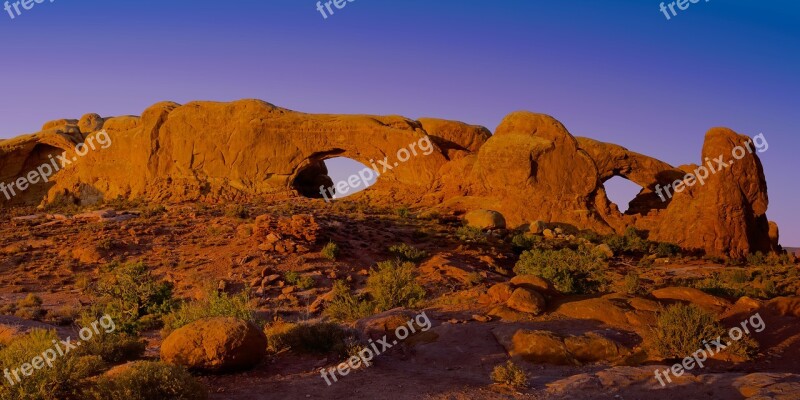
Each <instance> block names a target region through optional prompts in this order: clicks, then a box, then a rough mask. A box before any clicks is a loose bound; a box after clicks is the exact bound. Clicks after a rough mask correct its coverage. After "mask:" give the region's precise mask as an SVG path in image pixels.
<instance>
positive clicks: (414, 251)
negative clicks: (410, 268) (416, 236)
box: [389, 243, 428, 262]
mask: <svg viewBox="0 0 800 400" xmlns="http://www.w3.org/2000/svg"><path fill="white" fill-rule="evenodd" d="M389 252H390V253H392V254H394V255H395V256H397V258H399V259H400V260H402V261H411V262H419V261H422V259H424V258H425V257H427V256H428V253H427V252H426V251H425V250H420V249H418V248H416V247H414V246H411V245H408V244H406V243H400V244H396V245H394V246H391V247H389Z"/></svg>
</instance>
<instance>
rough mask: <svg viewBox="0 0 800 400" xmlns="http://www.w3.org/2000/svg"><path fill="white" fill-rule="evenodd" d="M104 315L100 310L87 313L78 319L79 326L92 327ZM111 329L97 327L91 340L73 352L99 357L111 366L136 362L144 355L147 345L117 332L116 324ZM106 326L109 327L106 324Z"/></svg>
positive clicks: (96, 309)
mask: <svg viewBox="0 0 800 400" xmlns="http://www.w3.org/2000/svg"><path fill="white" fill-rule="evenodd" d="M101 317H103V315H102V314H101V311H100V310H99V309H98V308H94V309H92V310H89V311H86V312H84V313H83V314H81V316H80V317H79V318H78V320H77V321H76V322H77V324H78V325H79V326H81V327H90V326H91V324H92V323H93V322H96V321H98V320H99V319H100V318H101ZM112 322H113V325H111V328H109V329H108V332H107V331H106V330H107V329H106V328H104V327H103V326H102V325H96V326H97V331H94V330H93V335H92V339H91V340H87V341H85V342H81V346H80V347H78V348H76V349H74V350H72V352H74V353H75V354H76V355H84V356H98V357H100V358H101V359H102V360H103V361H104V362H106V363H109V364H118V363H121V362H126V361H132V360H136V359H138V358H139V357H141V356H142V355H143V354H144V351H145V348H146V346H147V343H146V342H145V341H144V340H142V339H139V338H138V337H136V336H133V335H131V334H128V333H124V332H119V331H117V330H116V322H115V321H113V318H112ZM106 325H109V324H108V323H106Z"/></svg>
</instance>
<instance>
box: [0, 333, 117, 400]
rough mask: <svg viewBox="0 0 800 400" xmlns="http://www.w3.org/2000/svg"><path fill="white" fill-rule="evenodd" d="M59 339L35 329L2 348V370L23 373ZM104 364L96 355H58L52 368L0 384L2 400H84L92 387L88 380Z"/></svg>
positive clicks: (45, 365)
mask: <svg viewBox="0 0 800 400" xmlns="http://www.w3.org/2000/svg"><path fill="white" fill-rule="evenodd" d="M57 340H58V335H56V333H55V331H46V330H40V329H34V330H32V331H30V332H29V333H28V334H26V335H23V336H18V337H16V338H14V339H13V340H11V342H10V343H9V344H8V346H5V347H3V348H2V349H0V370H2V371H5V370H6V369H8V370H9V371H12V370H14V369H17V370H20V368H21V366H22V365H23V364H29V365H30V364H31V363H32V360H33V358H34V357H41V356H42V353H43V352H44V351H46V350H48V349H51V351H55V350H54V349H53V346H54V344H53V341H57ZM102 368H103V362H102V360H101V359H100V357H96V356H79V355H78V354H73V353H71V352H70V353H67V354H65V355H63V356H58V357H57V358H56V360H55V361H53V362H52V367H50V366H48V365H47V364H44V366H43V367H42V368H41V369H38V370H35V371H34V373H33V374H31V375H30V376H23V375H22V374H21V371H20V372H19V373H18V374H19V376H20V378H21V379H20V382H16V380H15V381H14V384H13V385H11V384H10V383H8V382H7V381H6V379H5V378H4V382H3V384H2V385H0V399H2V400H22V399H25V400H28V399H30V400H49V399H72V398H80V397H81V396H83V395H84V394H85V392H84V391H85V388H86V387H88V382H87V379H88V378H89V377H91V376H93V375H96V374H98V373H99V372H100V371H101V369H102Z"/></svg>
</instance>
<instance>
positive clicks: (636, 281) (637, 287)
mask: <svg viewBox="0 0 800 400" xmlns="http://www.w3.org/2000/svg"><path fill="white" fill-rule="evenodd" d="M624 284H625V292H626V293H628V294H637V293H639V292H641V291H642V281H641V279H640V278H639V274H637V273H636V272H628V274H627V275H625V282H624Z"/></svg>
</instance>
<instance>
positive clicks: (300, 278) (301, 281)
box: [283, 271, 317, 290]
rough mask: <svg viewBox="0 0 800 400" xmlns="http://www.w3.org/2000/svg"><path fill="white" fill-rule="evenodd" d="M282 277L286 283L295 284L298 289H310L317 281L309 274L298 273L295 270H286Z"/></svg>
mask: <svg viewBox="0 0 800 400" xmlns="http://www.w3.org/2000/svg"><path fill="white" fill-rule="evenodd" d="M283 278H284V279H285V280H286V282H287V283H288V284H290V285H294V286H297V288H298V289H300V290H306V289H311V288H312V287H314V285H316V283H317V282H316V281H315V280H314V278H313V277H311V276H309V275H300V274H299V273H297V272H295V271H287V272H286V273H285V274H284V275H283Z"/></svg>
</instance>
